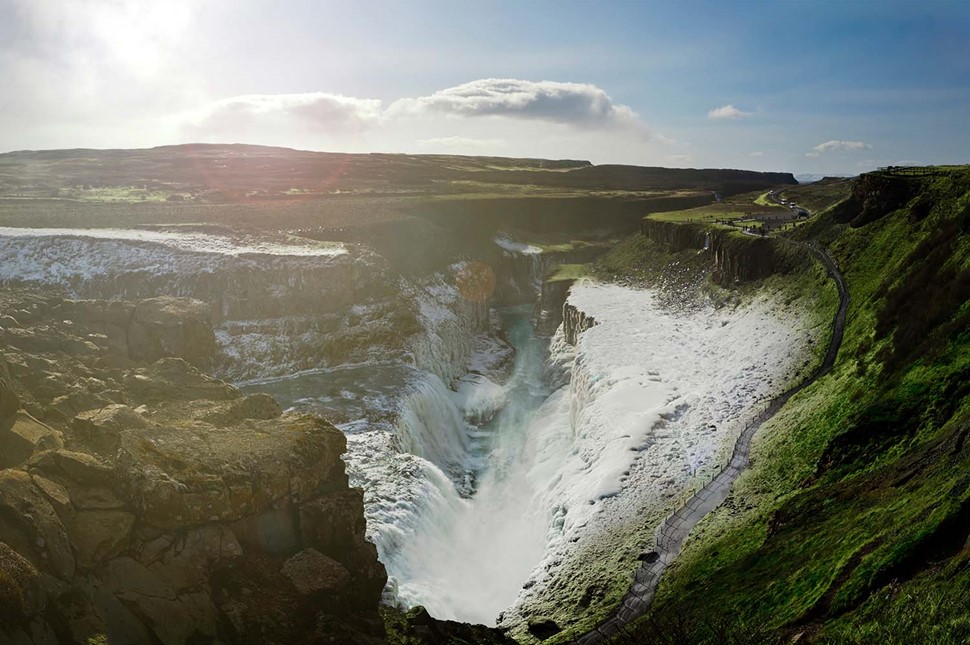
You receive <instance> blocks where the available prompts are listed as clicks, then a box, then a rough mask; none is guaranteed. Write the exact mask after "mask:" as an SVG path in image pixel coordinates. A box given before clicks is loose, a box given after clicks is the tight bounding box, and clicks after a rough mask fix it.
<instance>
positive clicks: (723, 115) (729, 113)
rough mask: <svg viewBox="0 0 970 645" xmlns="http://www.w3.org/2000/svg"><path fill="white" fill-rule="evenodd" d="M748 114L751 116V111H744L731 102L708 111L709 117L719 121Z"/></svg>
mask: <svg viewBox="0 0 970 645" xmlns="http://www.w3.org/2000/svg"><path fill="white" fill-rule="evenodd" d="M746 116H751V112H744V111H742V110H739V109H738V108H736V107H734V106H733V105H730V104H728V105H722V106H721V107H719V108H714V109H713V110H711V111H710V112H708V113H707V118H708V119H714V120H717V121H727V120H734V119H741V118H744V117H746Z"/></svg>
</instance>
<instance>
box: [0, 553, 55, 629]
mask: <svg viewBox="0 0 970 645" xmlns="http://www.w3.org/2000/svg"><path fill="white" fill-rule="evenodd" d="M40 575H41V574H40V572H39V571H38V570H37V568H36V567H34V565H33V564H31V563H30V561H29V560H27V559H26V558H25V557H23V556H22V555H20V554H19V553H17V552H16V551H14V550H13V549H12V548H10V545H8V544H6V543H4V542H0V625H3V624H11V623H21V624H22V623H25V622H26V621H27V620H28V619H29V618H30V617H31V616H33V615H35V614H36V613H38V612H39V611H40V610H41V609H43V607H44V603H45V600H46V598H45V595H46V594H45V593H44V590H43V587H42V586H41V583H40Z"/></svg>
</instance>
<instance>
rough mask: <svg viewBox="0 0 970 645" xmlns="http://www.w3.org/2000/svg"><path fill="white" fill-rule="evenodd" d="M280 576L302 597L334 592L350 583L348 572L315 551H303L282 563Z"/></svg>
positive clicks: (332, 560) (337, 563) (340, 565)
mask: <svg viewBox="0 0 970 645" xmlns="http://www.w3.org/2000/svg"><path fill="white" fill-rule="evenodd" d="M281 572H282V574H283V575H284V576H286V578H287V579H289V581H290V582H292V583H293V586H294V587H296V590H297V591H298V592H300V594H302V595H304V596H309V595H312V594H316V593H319V592H331V593H332V592H336V591H340V590H341V589H343V588H344V587H346V586H347V583H348V582H350V572H349V571H347V569H346V568H345V567H344V566H343V565H342V564H340V563H339V562H337V561H336V560H334V559H332V558H328V557H327V556H325V555H323V554H322V553H320V552H319V551H317V550H316V549H304V550H303V551H300V552H299V553H297V554H296V555H294V556H293V557H292V558H290V559H289V560H287V561H286V562H284V563H283V568H282V570H281Z"/></svg>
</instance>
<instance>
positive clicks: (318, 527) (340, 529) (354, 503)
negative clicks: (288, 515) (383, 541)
mask: <svg viewBox="0 0 970 645" xmlns="http://www.w3.org/2000/svg"><path fill="white" fill-rule="evenodd" d="M363 511H364V493H363V491H361V490H360V489H359V488H351V489H350V490H345V491H339V492H335V493H330V494H329V495H325V496H321V497H319V498H317V499H314V500H312V501H310V502H307V503H306V504H303V505H301V506H300V530H301V531H302V533H303V543H304V544H306V545H308V546H312V547H313V548H315V549H318V550H319V551H320V552H321V553H324V554H326V555H329V556H331V557H333V558H336V559H337V560H339V561H341V562H344V561H346V559H347V558H349V557H351V556H352V554H353V553H354V551H355V550H356V548H357V547H358V546H359V545H360V544H363V543H364V532H365V531H366V528H367V525H366V523H365V521H364V512H363Z"/></svg>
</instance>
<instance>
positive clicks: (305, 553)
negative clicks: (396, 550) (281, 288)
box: [0, 292, 386, 644]
mask: <svg viewBox="0 0 970 645" xmlns="http://www.w3.org/2000/svg"><path fill="white" fill-rule="evenodd" d="M0 300H2V302H0V305H2V307H0V310H2V311H3V312H4V314H5V315H4V316H3V318H2V319H0V341H2V355H0V605H2V608H3V609H2V611H0V641H2V642H15V643H36V644H40V643H51V642H62V643H74V642H77V643H86V642H88V640H89V639H99V638H102V637H107V639H108V641H109V642H112V643H114V642H117V643H159V642H161V643H185V642H199V643H203V642H215V641H220V642H226V643H234V642H240V643H241V642H246V643H250V642H264V643H274V642H276V643H286V642H318V641H319V642H337V643H340V642H343V643H366V642H381V641H382V637H383V635H384V626H383V620H382V619H381V617H380V616H379V614H378V611H377V609H378V602H379V598H380V595H381V591H382V589H383V587H384V584H385V581H386V573H385V571H384V567H383V565H381V564H380V563H379V562H378V560H377V552H376V549H375V547H374V546H373V545H372V544H370V543H369V542H367V541H366V540H365V539H364V528H365V527H364V518H363V498H362V493H361V491H360V490H358V489H352V488H349V486H348V483H347V475H346V473H345V470H344V463H343V461H342V460H341V458H340V455H341V454H342V453H343V452H344V450H345V447H346V442H345V439H344V436H343V434H342V433H341V432H340V431H338V430H337V429H336V428H334V427H333V426H332V425H330V424H329V423H327V422H326V421H324V420H322V419H319V418H316V417H311V416H301V415H290V414H283V413H282V411H281V410H280V407H279V405H278V404H277V403H276V402H275V401H274V400H273V399H272V398H270V397H267V396H264V395H257V396H250V397H245V396H243V395H242V394H241V393H240V392H239V391H238V390H236V389H235V388H233V387H232V386H230V385H228V384H226V383H224V382H222V381H218V380H216V379H213V378H211V377H209V376H207V375H206V374H204V373H203V372H201V371H200V370H199V369H198V368H196V367H194V366H193V365H192V363H196V364H198V365H205V364H206V363H207V361H209V360H211V358H212V353H213V352H214V347H215V344H214V342H213V336H212V327H211V324H210V323H209V320H208V314H207V311H206V306H205V305H204V304H203V303H200V302H198V301H191V300H185V299H176V298H161V299H152V300H148V301H141V302H137V303H133V302H110V303H109V302H100V301H69V300H62V299H60V298H58V297H55V296H49V297H48V296H41V295H35V294H30V293H27V292H13V293H11V292H7V293H5V294H3V295H2V296H0Z"/></svg>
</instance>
